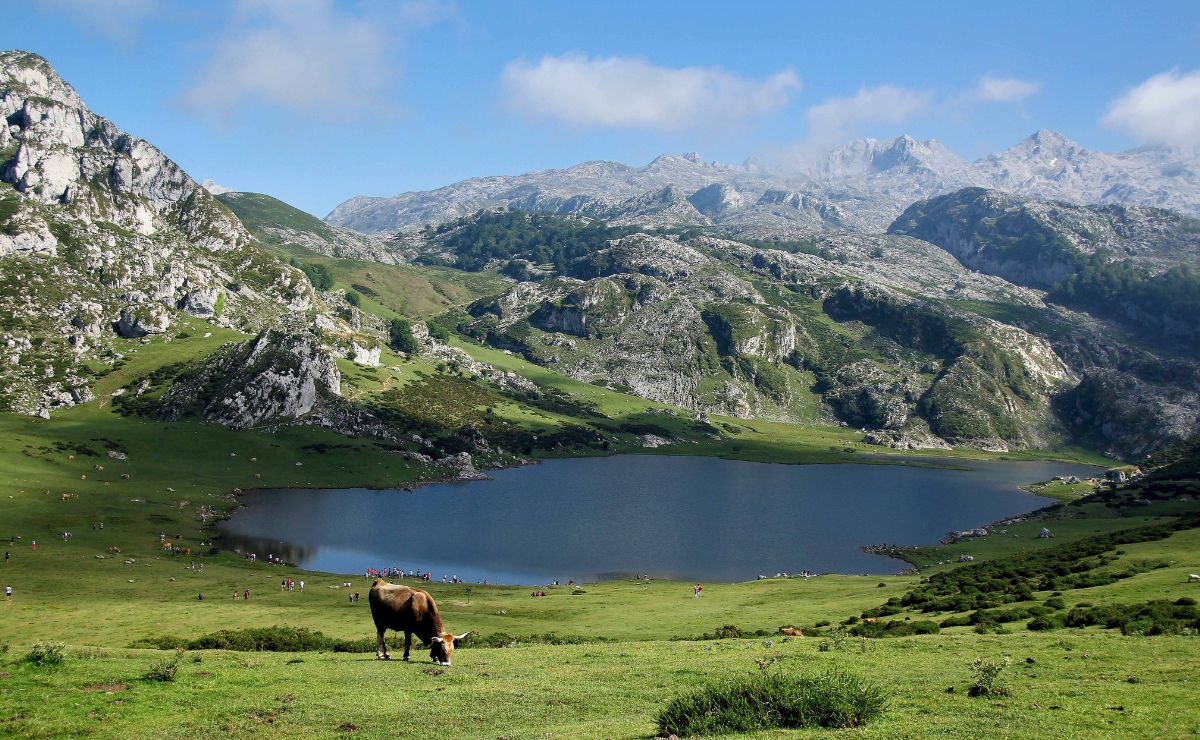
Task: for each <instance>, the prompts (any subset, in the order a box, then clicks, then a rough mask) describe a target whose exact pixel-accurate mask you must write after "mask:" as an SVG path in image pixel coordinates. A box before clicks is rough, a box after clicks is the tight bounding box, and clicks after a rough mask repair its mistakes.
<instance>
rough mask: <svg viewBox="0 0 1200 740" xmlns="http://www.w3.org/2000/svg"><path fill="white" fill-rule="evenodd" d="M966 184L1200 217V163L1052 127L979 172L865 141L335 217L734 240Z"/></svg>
mask: <svg viewBox="0 0 1200 740" xmlns="http://www.w3.org/2000/svg"><path fill="white" fill-rule="evenodd" d="M963 187H984V188H991V189H997V190H1003V191H1005V192H1009V193H1012V194H1015V195H1023V196H1028V197H1031V198H1039V199H1049V200H1063V201H1068V202H1073V203H1100V204H1109V203H1111V204H1122V205H1145V206H1158V207H1162V208H1170V209H1173V210H1176V211H1179V212H1180V213H1184V214H1189V215H1200V160H1197V158H1196V156H1195V153H1189V152H1184V151H1180V150H1175V149H1170V148H1164V147H1144V148H1140V149H1134V150H1131V151H1127V152H1113V153H1110V152H1097V151H1092V150H1089V149H1086V148H1084V147H1082V146H1080V145H1079V144H1076V143H1075V142H1073V141H1071V140H1070V139H1067V138H1066V137H1064V136H1062V135H1061V134H1058V133H1055V132H1053V131H1047V130H1039V131H1037V132H1035V133H1034V134H1032V135H1031V136H1029V137H1028V138H1027V139H1025V140H1024V141H1021V142H1019V143H1018V144H1016V145H1015V146H1013V147H1011V148H1009V149H1006V150H1004V151H1002V152H997V153H994V154H989V155H987V156H986V157H983V158H981V159H979V160H977V161H975V162H967V161H965V160H963V159H962V158H960V157H959V156H958V155H956V154H954V153H953V152H952V151H950V150H949V149H947V148H946V147H945V146H943V145H942V144H941V143H939V142H937V141H935V140H930V141H918V140H916V139H914V138H912V137H910V136H900V137H897V138H895V139H889V140H883V141H880V140H876V139H860V140H858V141H853V142H850V143H848V144H845V145H843V146H840V147H837V148H835V149H833V150H832V151H830V152H828V153H827V154H826V155H825V156H824V157H823V158H821V159H820V160H818V161H816V162H813V163H810V164H808V165H805V166H803V167H800V168H793V170H792V171H783V170H780V169H779V168H777V167H772V166H770V165H769V164H767V163H762V162H752V161H750V162H746V163H744V164H741V165H724V164H718V163H712V162H706V161H704V160H703V159H702V158H701V157H699V156H698V155H696V154H684V155H664V156H661V157H658V158H657V159H655V160H654V161H652V162H650V163H649V164H647V165H645V166H643V167H631V166H629V165H624V164H620V163H617V162H606V161H594V162H584V163H582V164H578V165H575V166H573V167H569V168H566V169H554V170H545V171H541V172H533V173H529V174H525V175H517V176H497V177H483V178H474V179H470V180H464V181H462V182H458V183H454V184H452V185H447V186H446V187H442V188H438V189H436V190H431V191H426V192H409V193H402V194H400V195H396V196H392V197H371V196H356V197H354V198H350V199H349V200H347V201H345V202H344V203H342V204H341V205H339V206H338V207H337V208H335V209H333V211H332V212H330V213H329V215H328V216H327V217H326V219H325V220H326V221H327V222H328V223H330V224H332V225H335V226H339V227H343V228H347V229H353V230H355V231H360V232H365V233H371V234H387V233H391V232H395V231H400V230H409V229H414V228H417V227H420V226H422V225H425V224H437V223H441V222H443V221H446V220H449V219H452V218H456V217H458V216H462V215H466V214H468V213H472V212H474V211H476V210H479V209H481V208H491V209H494V208H513V209H521V210H526V211H544V212H550V213H557V214H560V215H563V214H578V215H584V216H591V217H596V218H604V219H606V220H609V221H613V222H630V223H641V224H643V225H680V224H693V225H701V226H711V225H714V224H715V225H720V226H722V227H724V228H725V230H726V231H727V232H728V233H730V234H731V235H740V236H751V237H764V236H771V235H774V236H796V235H799V234H803V233H811V232H812V231H819V230H853V231H863V232H879V231H883V230H885V229H886V228H887V226H888V225H889V224H890V223H891V222H892V221H893V220H894V219H895V218H896V217H897V216H899V215H900V213H901V212H902V211H903V210H904V209H905V208H907V207H908V206H909V205H911V204H912V203H913V202H914V201H917V200H923V199H926V198H930V197H933V196H936V195H944V194H946V193H949V192H953V191H955V190H958V189H960V188H963Z"/></svg>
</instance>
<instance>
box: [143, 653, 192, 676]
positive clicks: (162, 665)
mask: <svg viewBox="0 0 1200 740" xmlns="http://www.w3.org/2000/svg"><path fill="white" fill-rule="evenodd" d="M181 660H183V651H182V650H176V651H175V656H174V657H172V658H169V659H168V658H164V659H163V660H160V661H158V662H157V663H155V664H154V665H152V666H150V670H148V671H146V676H145V678H146V680H147V681H174V680H175V674H176V673H177V672H178V671H179V662H180V661H181Z"/></svg>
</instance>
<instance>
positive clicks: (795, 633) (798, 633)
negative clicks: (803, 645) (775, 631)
mask: <svg viewBox="0 0 1200 740" xmlns="http://www.w3.org/2000/svg"><path fill="white" fill-rule="evenodd" d="M779 634H781V635H791V636H792V637H804V631H803V630H798V629H796V628H795V627H780V628H779Z"/></svg>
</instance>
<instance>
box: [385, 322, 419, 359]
mask: <svg viewBox="0 0 1200 740" xmlns="http://www.w3.org/2000/svg"><path fill="white" fill-rule="evenodd" d="M388 346H389V347H391V348H392V349H394V350H396V351H397V352H404V353H405V354H410V355H411V354H414V353H416V352H419V351H420V349H421V344H420V343H419V342H418V341H417V338H416V337H415V336H413V333H412V324H410V323H409V322H408V321H406V320H405V319H392V321H391V323H389V324H388Z"/></svg>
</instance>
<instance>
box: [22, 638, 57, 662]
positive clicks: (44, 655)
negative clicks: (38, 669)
mask: <svg viewBox="0 0 1200 740" xmlns="http://www.w3.org/2000/svg"><path fill="white" fill-rule="evenodd" d="M66 657H67V646H66V645H64V644H63V643H61V642H51V641H49V640H38V641H37V642H35V643H33V647H31V648H30V649H29V655H27V656H26V659H27V660H28V661H29V662H30V663H33V664H34V665H58V664H59V663H62V662H63V660H65V659H66Z"/></svg>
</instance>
